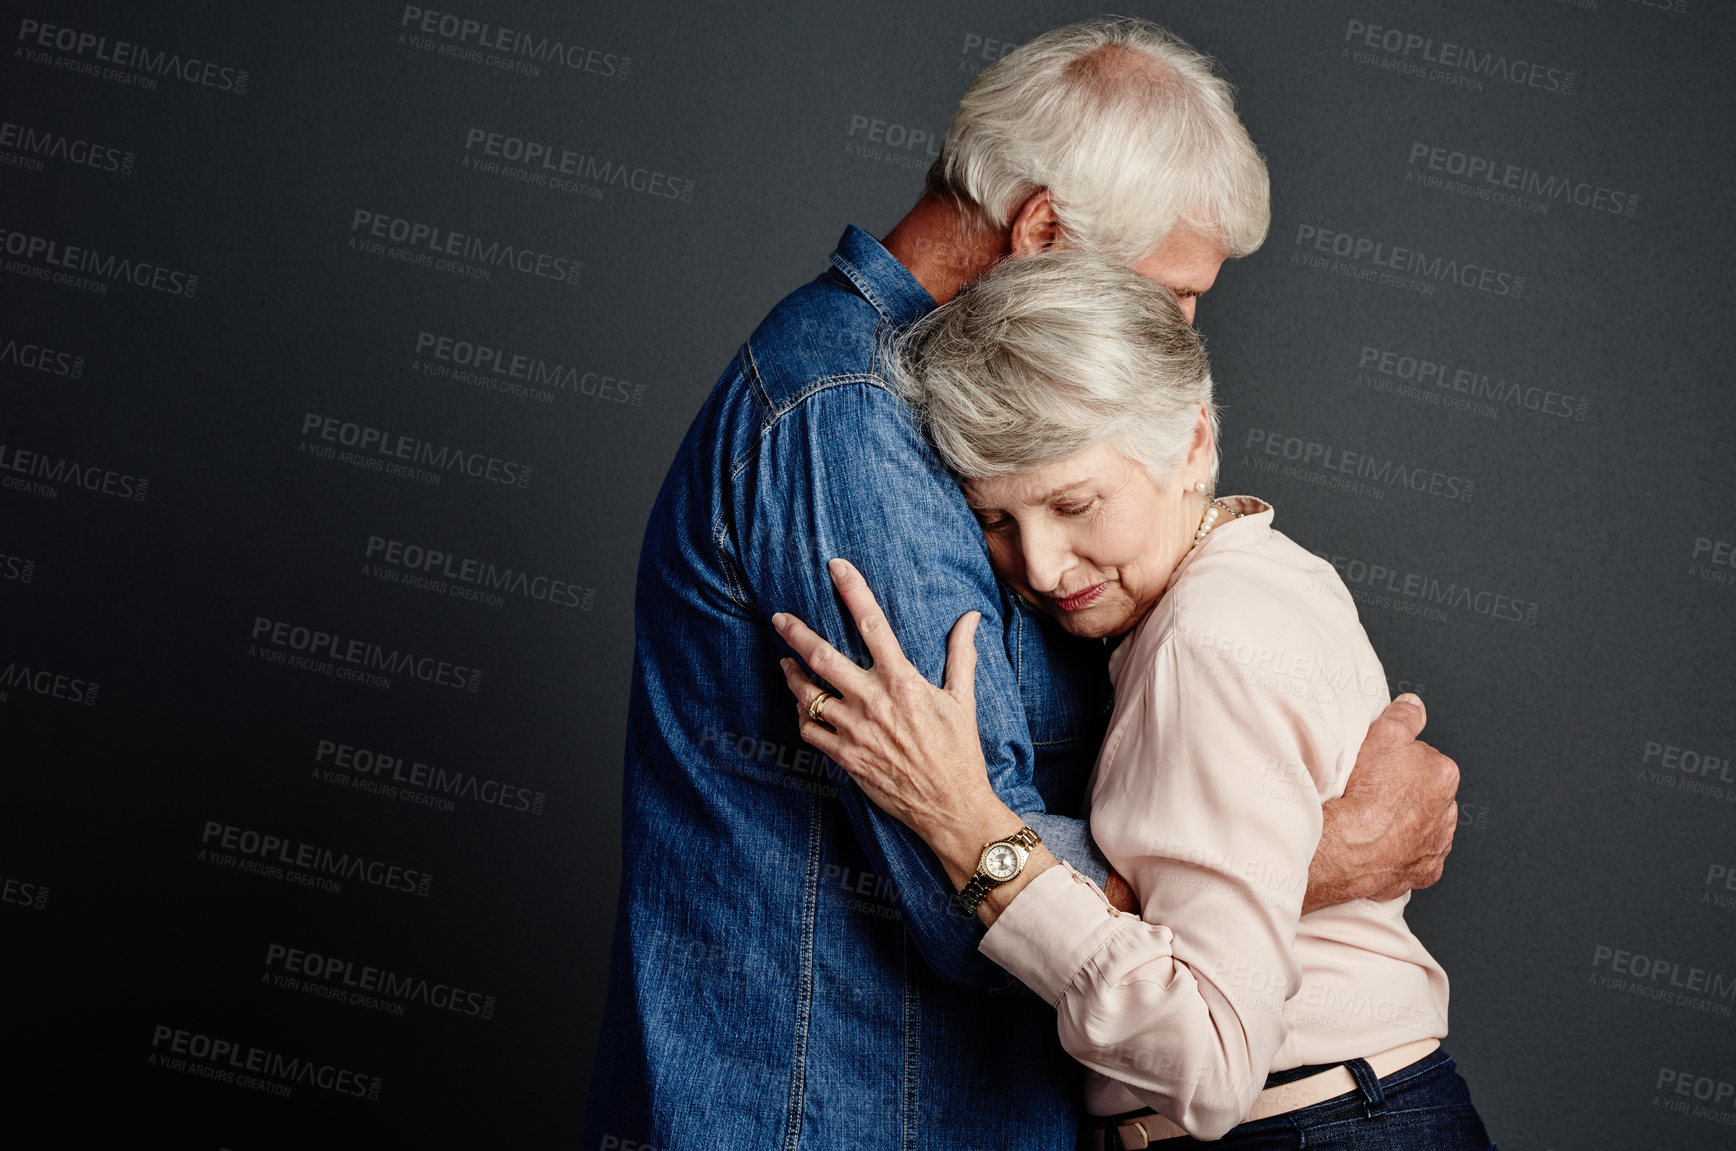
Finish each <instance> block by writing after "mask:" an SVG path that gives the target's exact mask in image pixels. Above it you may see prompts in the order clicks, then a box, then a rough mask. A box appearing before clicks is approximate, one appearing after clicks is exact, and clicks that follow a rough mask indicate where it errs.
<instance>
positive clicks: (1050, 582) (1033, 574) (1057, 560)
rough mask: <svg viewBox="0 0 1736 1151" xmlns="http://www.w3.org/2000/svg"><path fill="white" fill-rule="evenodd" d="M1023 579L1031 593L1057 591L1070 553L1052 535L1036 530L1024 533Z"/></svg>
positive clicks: (1065, 570)
mask: <svg viewBox="0 0 1736 1151" xmlns="http://www.w3.org/2000/svg"><path fill="white" fill-rule="evenodd" d="M1023 543H1024V553H1025V578H1026V579H1027V580H1029V581H1030V585H1031V588H1032V590H1033V591H1039V592H1042V593H1044V594H1045V595H1047V594H1050V593H1052V592H1056V591H1059V590H1060V588H1061V580H1062V578H1063V577H1064V576H1065V575H1066V574H1067V567H1068V560H1069V558H1070V556H1071V553H1070V552H1069V551H1068V550H1067V548H1066V546H1065V544H1064V542H1063V541H1062V540H1061V539H1060V538H1059V537H1058V536H1057V535H1056V534H1055V533H1054V532H1049V531H1044V530H1042V529H1037V530H1034V531H1027V532H1025V533H1024V540H1023Z"/></svg>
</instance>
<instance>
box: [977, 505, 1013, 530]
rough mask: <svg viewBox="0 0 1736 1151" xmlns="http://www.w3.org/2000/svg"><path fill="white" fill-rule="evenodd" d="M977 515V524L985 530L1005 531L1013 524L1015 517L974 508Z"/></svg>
mask: <svg viewBox="0 0 1736 1151" xmlns="http://www.w3.org/2000/svg"><path fill="white" fill-rule="evenodd" d="M972 514H973V515H975V516H976V521H977V526H978V527H980V528H982V529H983V531H985V532H1004V531H1006V530H1007V529H1008V528H1010V527H1012V526H1013V517H1012V516H1008V515H1001V514H1000V513H998V512H984V511H977V510H975V509H974V508H973V509H972Z"/></svg>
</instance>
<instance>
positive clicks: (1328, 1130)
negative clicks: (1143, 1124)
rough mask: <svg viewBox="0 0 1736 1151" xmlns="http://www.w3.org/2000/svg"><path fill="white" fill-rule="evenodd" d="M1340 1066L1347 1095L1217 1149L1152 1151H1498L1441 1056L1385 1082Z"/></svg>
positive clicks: (1253, 1129)
mask: <svg viewBox="0 0 1736 1151" xmlns="http://www.w3.org/2000/svg"><path fill="white" fill-rule="evenodd" d="M1345 1066H1346V1067H1347V1068H1349V1069H1350V1073H1351V1074H1352V1075H1354V1076H1355V1077H1356V1083H1357V1088H1358V1089H1357V1091H1355V1092H1354V1093H1352V1094H1349V1095H1340V1096H1338V1097H1337V1098H1335V1099H1328V1100H1326V1101H1325V1102H1324V1103H1316V1104H1314V1105H1313V1106H1312V1107H1303V1108H1300V1109H1298V1110H1295V1111H1288V1112H1285V1113H1284V1114H1283V1115H1274V1116H1272V1117H1271V1118H1270V1119H1258V1120H1255V1121H1254V1122H1252V1123H1242V1124H1239V1125H1238V1126H1235V1127H1232V1128H1230V1130H1229V1132H1228V1133H1227V1134H1226V1135H1225V1136H1224V1137H1223V1139H1221V1140H1219V1141H1218V1142H1216V1143H1202V1142H1200V1141H1199V1140H1198V1139H1189V1138H1187V1137H1185V1136H1184V1137H1182V1138H1178V1139H1159V1140H1158V1141H1157V1142H1156V1143H1153V1144H1152V1145H1151V1146H1152V1148H1153V1149H1154V1151H1155V1149H1157V1148H1162V1151H1171V1149H1174V1151H1184V1149H1186V1148H1192V1147H1200V1148H1218V1147H1228V1148H1234V1149H1235V1151H1303V1149H1306V1151H1495V1144H1494V1143H1492V1142H1490V1141H1489V1133H1488V1132H1487V1131H1485V1130H1483V1120H1482V1119H1481V1118H1480V1117H1479V1116H1478V1115H1477V1109H1476V1107H1475V1106H1473V1105H1472V1103H1471V1092H1470V1089H1469V1088H1468V1087H1466V1086H1465V1081H1464V1080H1463V1079H1461V1078H1459V1074H1458V1072H1456V1071H1454V1070H1453V1060H1452V1057H1451V1056H1449V1055H1448V1054H1447V1053H1446V1052H1445V1051H1439V1050H1437V1051H1431V1052H1430V1053H1429V1054H1427V1055H1425V1056H1423V1057H1422V1058H1421V1059H1419V1060H1417V1061H1416V1062H1415V1063H1412V1064H1411V1065H1410V1066H1409V1067H1401V1068H1399V1069H1398V1070H1397V1071H1394V1072H1393V1073H1392V1074H1391V1075H1388V1076H1387V1077H1386V1078H1384V1079H1376V1078H1375V1077H1374V1073H1373V1072H1372V1071H1370V1070H1369V1067H1368V1064H1367V1063H1366V1062H1365V1061H1363V1060H1361V1059H1352V1060H1351V1061H1349V1062H1348V1063H1346V1064H1345Z"/></svg>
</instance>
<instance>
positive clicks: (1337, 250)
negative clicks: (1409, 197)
mask: <svg viewBox="0 0 1736 1151" xmlns="http://www.w3.org/2000/svg"><path fill="white" fill-rule="evenodd" d="M1293 247H1294V248H1296V249H1298V250H1297V251H1295V252H1293V253H1292V258H1294V259H1297V262H1299V263H1303V264H1306V265H1307V266H1308V267H1311V268H1323V269H1324V268H1328V267H1329V266H1330V265H1329V264H1328V262H1327V261H1326V260H1325V259H1324V258H1323V257H1322V256H1320V255H1315V254H1314V253H1325V254H1326V255H1331V256H1337V257H1338V258H1339V259H1340V260H1348V261H1350V264H1349V266H1348V267H1349V268H1351V269H1354V268H1355V267H1356V266H1357V265H1360V264H1366V265H1368V267H1367V268H1366V269H1365V270H1366V271H1368V272H1369V273H1370V274H1371V275H1372V273H1374V272H1376V271H1377V270H1379V269H1391V270H1392V271H1393V272H1397V273H1399V274H1400V275H1403V276H1415V277H1417V278H1418V280H1419V281H1421V282H1422V284H1423V285H1424V286H1428V282H1429V281H1434V282H1436V283H1444V284H1457V285H1458V286H1459V287H1461V288H1473V289H1475V290H1476V291H1479V292H1488V293H1489V294H1491V295H1495V296H1507V297H1509V298H1511V299H1515V300H1517V299H1519V298H1520V297H1521V296H1523V295H1524V294H1525V277H1524V276H1520V275H1516V274H1514V273H1512V272H1507V271H1502V270H1501V269H1499V268H1491V267H1489V266H1487V265H1486V264H1481V263H1478V262H1477V261H1475V260H1461V259H1459V258H1458V257H1456V256H1440V255H1436V256H1433V257H1431V256H1429V255H1427V254H1425V253H1424V252H1422V251H1420V250H1418V249H1416V248H1406V247H1402V246H1400V245H1397V244H1389V243H1387V242H1385V241H1383V240H1373V239H1370V238H1368V237H1366V236H1358V235H1355V234H1353V233H1350V232H1336V231H1333V230H1331V229H1329V228H1323V227H1320V226H1318V225H1315V224H1300V225H1298V226H1297V228H1296V239H1295V241H1294V242H1293ZM1332 270H1334V271H1344V270H1346V268H1345V267H1344V266H1340V267H1334V268H1332ZM1363 278H1370V277H1368V276H1365V277H1363Z"/></svg>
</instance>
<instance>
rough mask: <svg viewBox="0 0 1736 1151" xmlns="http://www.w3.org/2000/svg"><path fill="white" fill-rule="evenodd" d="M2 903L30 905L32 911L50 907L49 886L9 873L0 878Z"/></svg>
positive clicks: (0, 899) (0, 898) (0, 900)
mask: <svg viewBox="0 0 1736 1151" xmlns="http://www.w3.org/2000/svg"><path fill="white" fill-rule="evenodd" d="M0 903H10V904H13V905H15V906H18V907H28V908H29V909H30V910H32V911H46V910H47V909H48V888H46V887H44V886H43V885H42V884H40V883H29V882H26V881H25V880H22V879H15V878H13V877H12V876H10V875H8V876H5V877H4V878H0Z"/></svg>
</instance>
